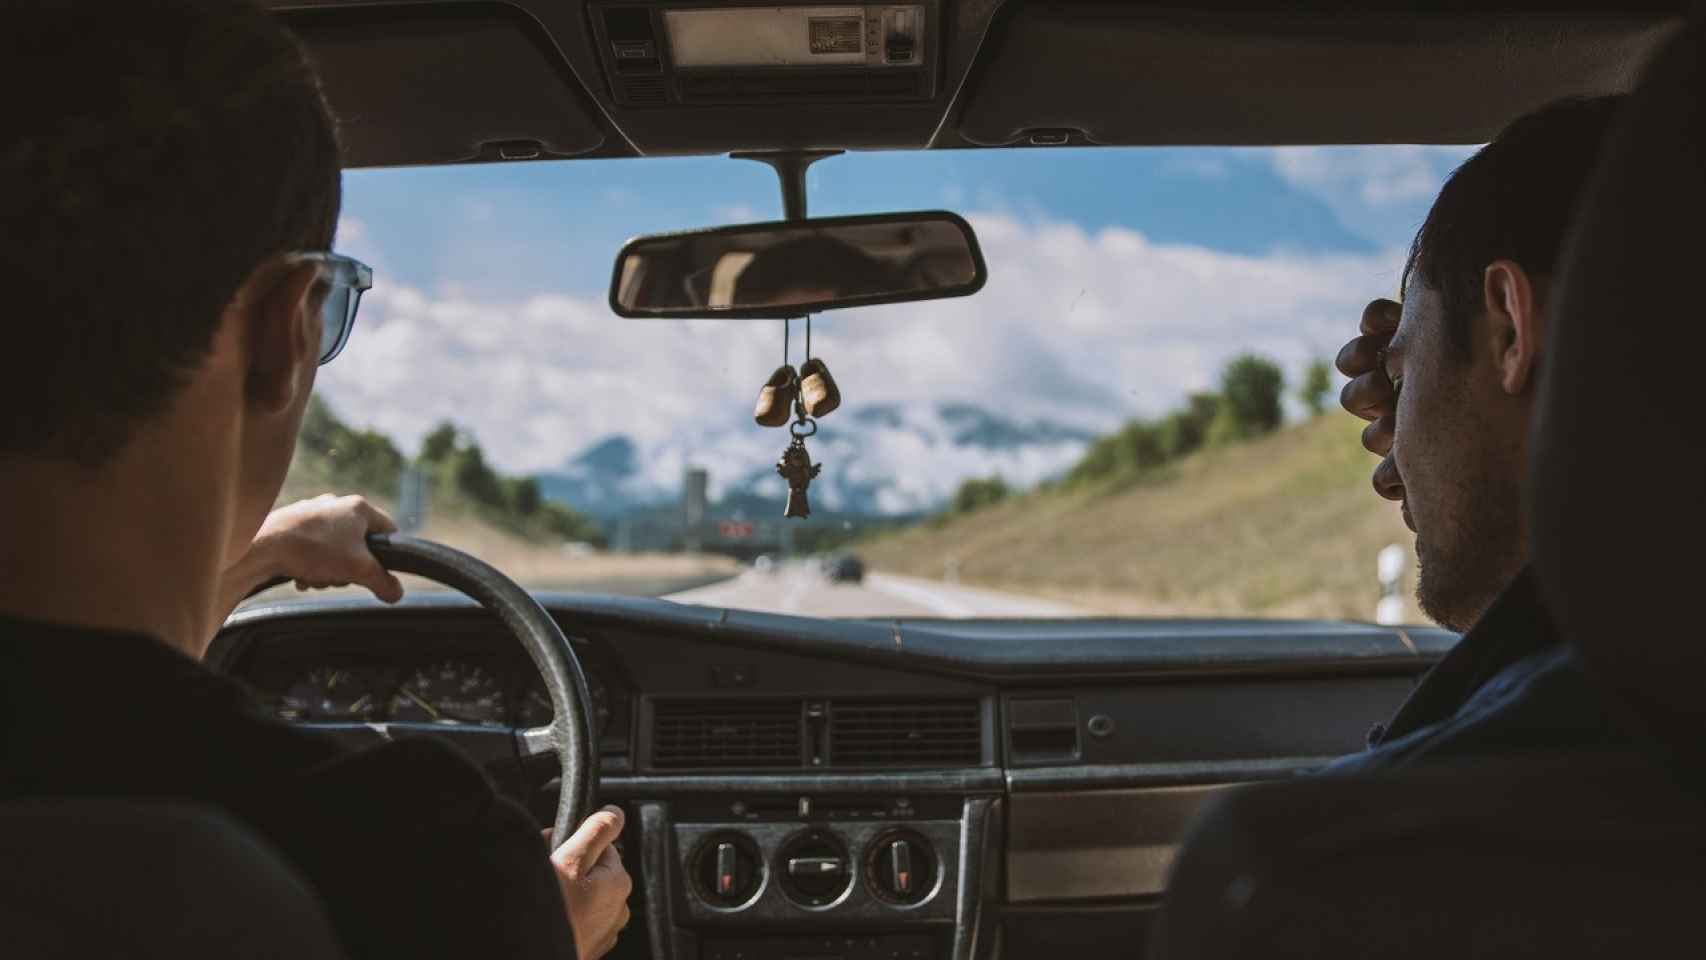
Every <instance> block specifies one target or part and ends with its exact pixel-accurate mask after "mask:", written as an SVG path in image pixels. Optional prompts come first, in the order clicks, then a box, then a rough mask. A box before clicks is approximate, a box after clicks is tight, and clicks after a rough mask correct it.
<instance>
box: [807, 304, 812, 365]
mask: <svg viewBox="0 0 1706 960" xmlns="http://www.w3.org/2000/svg"><path fill="white" fill-rule="evenodd" d="M811 358H812V315H811V314H809V313H808V314H806V361H807V362H808V363H809V362H810V361H811Z"/></svg>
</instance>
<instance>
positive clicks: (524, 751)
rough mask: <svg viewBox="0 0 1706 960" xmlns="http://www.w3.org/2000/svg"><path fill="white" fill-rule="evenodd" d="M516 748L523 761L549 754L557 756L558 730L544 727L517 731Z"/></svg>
mask: <svg viewBox="0 0 1706 960" xmlns="http://www.w3.org/2000/svg"><path fill="white" fill-rule="evenodd" d="M515 748H516V752H517V753H520V754H521V759H523V760H527V759H529V758H532V757H537V756H542V755H544V754H548V753H549V754H556V753H557V752H558V751H557V731H556V728H555V727H552V726H543V727H530V728H528V729H525V730H517V731H515Z"/></svg>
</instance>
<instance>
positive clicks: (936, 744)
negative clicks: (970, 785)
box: [829, 700, 983, 767]
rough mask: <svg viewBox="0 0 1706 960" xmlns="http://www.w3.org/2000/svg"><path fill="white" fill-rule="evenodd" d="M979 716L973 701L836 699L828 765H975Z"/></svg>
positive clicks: (980, 746) (980, 754)
mask: <svg viewBox="0 0 1706 960" xmlns="http://www.w3.org/2000/svg"><path fill="white" fill-rule="evenodd" d="M981 717H982V711H981V709H980V708H979V705H978V702H977V701H976V700H937V701H928V702H910V703H909V702H900V701H863V702H862V701H857V700H854V701H845V702H843V701H837V702H836V703H835V704H834V705H833V708H832V711H831V713H830V719H829V756H830V763H831V764H833V765H834V766H837V767H892V766H909V765H914V764H933V765H941V766H977V765H978V764H980V763H982V762H983V732H982V725H981Z"/></svg>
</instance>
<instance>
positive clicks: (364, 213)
mask: <svg viewBox="0 0 1706 960" xmlns="http://www.w3.org/2000/svg"><path fill="white" fill-rule="evenodd" d="M1414 149H1416V148H1383V147H1376V148H1364V149H1362V150H1360V151H1354V152H1353V151H1346V150H1335V149H1331V148H1329V149H1324V150H1315V151H1314V152H1315V153H1316V154H1318V155H1321V156H1324V157H1335V156H1337V157H1344V158H1354V157H1357V156H1359V154H1360V155H1361V156H1364V157H1372V156H1379V155H1381V154H1387V155H1388V156H1390V155H1391V153H1390V152H1391V151H1393V150H1414ZM1304 152H1308V151H1304ZM1462 154H1463V151H1461V150H1458V149H1454V148H1441V149H1437V150H1436V149H1432V148H1429V149H1427V150H1425V152H1421V153H1419V154H1416V155H1415V161H1416V163H1417V164H1418V165H1420V166H1422V167H1423V168H1424V169H1426V170H1427V171H1428V173H1429V176H1428V177H1427V178H1426V179H1427V181H1428V183H1429V186H1430V189H1428V190H1425V191H1415V190H1412V191H1410V192H1409V193H1406V194H1403V195H1400V196H1398V197H1396V198H1394V199H1393V200H1392V201H1391V202H1388V203H1372V204H1371V203H1361V202H1357V201H1356V199H1355V198H1354V197H1346V198H1345V199H1344V201H1342V202H1340V203H1339V204H1337V206H1338V209H1335V204H1333V203H1329V202H1328V197H1331V196H1332V194H1333V193H1334V192H1337V191H1355V190H1359V189H1361V188H1362V184H1361V183H1360V182H1358V180H1357V179H1356V177H1357V172H1356V171H1355V170H1354V169H1351V170H1345V171H1341V172H1340V173H1338V174H1337V175H1332V176H1323V177H1320V178H1318V179H1317V180H1316V181H1315V182H1314V183H1311V182H1307V181H1305V180H1304V179H1303V178H1301V177H1292V178H1291V179H1289V180H1288V179H1287V177H1286V176H1284V175H1282V173H1281V170H1280V169H1279V168H1278V167H1279V165H1278V164H1277V163H1276V160H1275V158H1276V155H1277V154H1276V152H1275V151H1273V150H1266V149H1249V150H1239V149H1226V148H1209V149H1204V148H1196V149H1151V150H1130V149H1126V150H1098V149H1074V150H1041V149H1031V150H1002V151H994V150H979V151H938V152H933V153H859V154H850V155H847V156H843V157H838V158H832V159H829V160H825V161H822V162H820V163H819V164H817V165H816V166H815V167H814V168H813V169H812V171H811V173H810V182H809V185H808V186H809V194H810V198H811V199H810V203H811V212H812V213H813V214H815V215H822V216H831V215H835V214H848V213H874V212H879V211H884V210H905V209H933V208H944V207H945V208H949V209H955V210H962V211H964V210H974V211H977V212H991V213H1008V214H1013V215H1017V216H1021V217H1025V218H1029V219H1038V218H1046V219H1049V220H1059V221H1065V222H1070V223H1075V224H1078V225H1079V226H1081V227H1084V228H1085V229H1088V230H1098V229H1101V228H1103V227H1107V226H1121V227H1130V228H1134V229H1137V230H1140V231H1141V232H1142V233H1144V235H1145V236H1147V237H1148V238H1149V239H1151V240H1153V241H1155V242H1159V243H1185V244H1196V245H1202V246H1207V247H1210V248H1213V249H1217V250H1224V251H1227V252H1231V253H1264V252H1268V251H1272V250H1276V249H1295V250H1301V251H1309V252H1319V251H1335V250H1336V251H1352V252H1369V251H1372V250H1376V249H1379V248H1381V247H1384V246H1392V245H1396V244H1401V243H1403V242H1406V241H1407V240H1408V236H1409V234H1410V233H1411V232H1413V231H1414V229H1415V227H1416V226H1418V225H1419V224H1420V221H1421V218H1422V216H1423V215H1425V214H1426V212H1427V204H1428V202H1429V201H1430V200H1431V199H1432V195H1433V192H1432V189H1431V187H1432V186H1434V185H1435V184H1434V182H1433V181H1435V180H1438V179H1441V178H1442V177H1443V174H1444V172H1445V171H1446V170H1448V169H1449V167H1450V165H1451V164H1452V163H1453V162H1454V161H1455V160H1457V159H1458V158H1460V157H1461V156H1462ZM1346 166H1349V165H1348V164H1347V165H1346ZM1365 166H1368V167H1372V166H1375V165H1373V164H1366V163H1365ZM1380 173H1381V171H1379V170H1378V169H1374V170H1371V171H1370V173H1369V174H1368V176H1379V175H1380ZM346 179H347V182H346V200H345V214H346V216H349V217H351V218H354V219H356V220H359V221H360V222H362V223H363V224H364V225H366V227H367V228H368V229H369V234H368V237H369V239H370V240H371V241H372V242H373V243H374V244H375V245H376V246H378V247H379V248H381V249H383V250H384V251H385V252H386V254H387V255H388V260H389V262H388V264H387V265H388V266H389V267H390V268H391V270H393V271H394V276H395V277H396V278H397V279H399V280H401V281H403V282H406V283H408V284H410V285H413V286H418V287H423V288H429V289H430V288H434V287H436V286H438V285H440V284H443V283H447V282H448V283H454V284H458V285H460V286H461V287H462V288H463V289H465V290H468V291H470V292H477V293H485V294H496V295H513V294H514V293H515V292H516V291H518V290H532V289H537V288H539V287H540V286H541V285H542V284H544V285H548V287H549V288H550V289H558V290H566V291H572V292H577V293H587V292H597V291H598V290H599V289H601V288H602V287H603V286H604V285H605V284H606V283H608V281H609V274H610V261H611V259H612V258H613V256H614V254H615V251H616V248H617V247H618V246H619V245H620V244H621V242H622V241H623V240H625V239H626V238H627V237H629V236H632V235H634V234H639V233H651V232H657V231H664V230H674V229H681V228H684V227H695V226H710V225H714V224H720V223H726V222H730V221H731V220H735V219H739V218H740V217H751V218H756V219H776V218H779V217H780V216H781V202H780V199H779V194H778V191H777V187H776V179H775V177H774V175H773V174H772V173H771V172H770V170H769V169H768V168H766V167H764V166H761V165H759V164H756V163H752V162H745V161H736V160H731V159H728V158H726V157H675V158H656V159H645V160H601V161H600V160H594V161H569V162H561V163H543V164H540V163H534V164H499V165H481V166H460V167H426V168H413V169H408V168H405V169H387V170H366V171H353V172H351V173H350V174H348V175H347V178H346ZM1393 179H1396V178H1393ZM1324 195H1325V196H1324ZM731 215H736V216H731ZM451 224H454V228H455V229H456V230H457V231H458V232H459V234H460V236H459V237H458V238H457V239H456V241H455V242H452V241H451V240H450V239H449V238H446V237H444V236H443V235H442V232H443V231H444V230H445V229H446V228H447V226H450V225H451Z"/></svg>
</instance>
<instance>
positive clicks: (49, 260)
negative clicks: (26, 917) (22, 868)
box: [0, 0, 630, 958]
mask: <svg viewBox="0 0 1706 960" xmlns="http://www.w3.org/2000/svg"><path fill="white" fill-rule="evenodd" d="M0 70H3V71H5V75H4V76H3V77H0V80H4V81H5V83H6V86H7V88H8V89H12V90H17V91H26V90H27V91H28V92H27V95H20V96H16V97H13V98H11V99H10V100H9V101H8V109H7V111H6V124H5V128H4V129H3V130H0V222H3V223H4V224H5V225H6V229H5V233H4V236H3V237H0V285H3V287H4V289H5V290H6V300H5V306H4V311H5V312H4V314H3V317H4V319H3V320H0V323H3V324H4V325H3V326H0V330H3V331H4V334H5V338H6V339H5V343H6V348H5V351H4V353H0V356H3V357H4V358H5V359H6V360H7V361H8V362H7V364H6V368H5V370H4V371H3V372H0V803H4V802H7V801H12V800H20V799H29V798H51V797H64V796H82V797H91V796H93V797H101V796H105V797H116V798H125V799H131V798H135V799H139V800H140V799H148V798H170V799H175V800H186V799H187V800H192V801H196V802H199V803H202V804H206V805H210V806H213V807H216V808H219V809H222V810H223V811H225V812H226V813H228V814H230V815H231V816H233V817H235V818H237V819H238V820H239V821H241V822H243V823H244V824H246V825H247V826H249V827H250V828H252V829H253V830H254V831H255V832H256V833H258V834H259V835H260V836H262V837H263V838H265V839H266V840H267V841H269V842H270V843H271V844H272V845H273V846H274V847H275V848H276V849H277V850H278V851H280V852H281V853H282V854H283V855H284V857H285V859H286V860H287V861H289V863H290V864H291V865H293V866H294V867H296V868H297V869H298V870H300V872H301V874H302V875H303V876H304V877H305V878H306V879H307V880H308V881H309V883H310V884H311V886H312V887H313V888H314V890H315V891H316V892H317V893H318V894H319V896H320V899H321V901H322V902H323V903H324V904H325V906H326V908H327V911H328V913H329V916H330V919H331V921H332V924H333V926H334V928H335V930H336V932H337V934H338V937H339V939H340V940H341V941H342V945H343V947H344V948H345V950H346V951H347V952H348V953H349V954H350V955H351V956H387V957H390V956H397V957H414V958H420V957H434V956H491V957H514V956H527V957H573V956H575V955H576V954H577V953H578V955H579V957H581V958H592V957H597V956H599V955H602V954H603V953H605V952H607V951H608V950H609V949H610V948H611V946H613V944H614V942H615V938H616V936H617V934H618V932H619V931H620V930H621V928H622V926H623V925H624V924H625V923H626V922H627V919H628V911H627V907H626V899H627V895H628V892H629V888H630V882H629V879H628V876H627V874H626V873H625V872H624V871H623V868H622V864H621V861H620V859H619V858H618V856H617V853H616V851H615V848H614V847H613V846H612V844H613V842H614V841H615V839H616V837H617V835H618V834H619V833H620V832H621V829H622V815H621V812H620V811H619V810H616V809H614V808H610V809H606V810H604V811H600V812H599V813H597V814H595V815H594V816H593V817H592V818H590V819H589V820H588V821H587V823H586V824H584V825H583V826H582V827H581V829H580V830H579V831H577V833H576V834H575V835H574V836H573V837H572V838H570V840H569V841H568V843H567V844H565V845H564V846H563V847H562V848H561V849H559V850H558V852H557V853H556V854H554V855H550V856H548V855H547V853H546V846H545V844H544V843H542V842H541V839H540V836H539V832H538V827H537V825H536V824H535V823H534V821H533V820H532V818H531V817H530V816H529V815H528V814H527V812H526V811H525V810H524V809H522V808H521V807H520V806H518V805H516V804H514V803H512V802H511V801H509V800H507V799H505V798H503V797H501V796H500V795H499V794H498V793H497V792H496V791H495V790H494V788H493V787H492V785H491V783H490V782H489V781H488V780H487V779H486V777H485V776H484V774H483V773H482V771H481V770H480V768H479V767H477V766H476V765H475V764H474V763H473V762H472V761H470V760H468V759H467V758H466V757H465V756H464V755H462V754H461V753H459V752H457V751H456V750H454V749H453V748H451V747H449V746H446V745H443V744H440V743H437V742H434V741H430V740H424V739H415V740H410V741H404V742H397V743H392V744H387V745H386V746H384V747H381V748H378V749H375V750H370V751H365V752H362V753H347V752H344V751H342V750H341V749H339V748H338V747H336V746H334V745H332V744H331V743H328V742H325V741H323V740H321V739H319V738H316V737H313V736H311V735H309V734H307V733H304V732H302V731H299V730H296V729H293V728H291V727H289V726H287V725H285V724H282V723H280V722H278V721H276V720H274V719H273V718H272V717H270V716H269V715H268V714H267V713H266V712H265V711H263V710H262V709H261V708H260V707H259V706H258V705H256V704H255V703H254V702H253V701H252V700H251V699H250V698H249V697H248V695H247V693H246V692H245V691H244V690H242V689H241V688H239V687H238V686H237V685H235V684H233V683H231V682H230V681H228V680H226V679H225V678H223V677H220V676H218V675H216V674H214V673H213V672H211V671H209V670H207V669H206V668H205V667H203V666H202V665H201V664H200V663H199V662H198V661H199V660H200V658H201V656H202V654H203V653H204V652H205V650H206V648H207V645H208V643H209V641H210V639H211V637H212V636H213V634H214V632H215V631H216V630H217V629H218V626H219V623H220V622H221V620H222V619H223V618H224V615H225V614H226V612H227V611H228V610H229V609H230V607H231V605H232V603H234V601H235V599H236V598H237V597H240V596H241V594H242V593H243V592H245V591H246V590H247V588H248V587H249V586H251V585H252V584H254V583H257V582H259V581H260V580H262V579H265V578H266V577H268V576H271V575H275V574H279V573H283V574H287V575H294V576H297V577H298V578H301V579H303V580H305V581H307V582H309V583H322V582H332V581H341V580H345V579H347V580H351V581H355V582H363V583H365V584H367V585H368V586H369V587H371V588H373V589H374V590H375V592H378V593H380V594H381V595H382V596H390V597H393V598H394V596H395V595H397V594H398V593H400V587H397V586H396V584H395V581H393V580H390V579H389V575H388V574H384V573H383V571H381V570H379V569H378V566H377V564H375V563H373V562H372V557H371V556H369V555H367V553H366V550H365V547H364V546H363V545H362V538H363V537H364V535H365V534H366V533H367V532H368V531H369V530H371V529H385V528H387V527H388V524H389V521H388V520H387V519H386V518H384V516H383V514H380V513H378V511H375V510H373V509H372V508H371V507H367V506H366V505H365V504H361V503H360V502H359V501H354V500H343V501H337V500H322V501H310V502H309V503H307V504H302V505H298V506H296V507H292V508H287V509H286V510H284V511H280V512H278V513H274V514H272V515H271V516H270V517H269V515H268V511H269V509H270V508H271V506H272V504H273V502H274V500H275V498H276V497H277V495H278V492H279V488H280V486H281V484H282V483H283V480H284V475H285V472H286V470H287V468H288V466H289V464H290V460H291V456H292V454H293V451H294V449H295V443H296V432H297V429H298V427H299V425H300V423H301V420H302V416H303V412H304V409H305V407H306V405H307V403H308V398H309V394H310V392H311V391H312V389H313V385H314V376H315V369H316V367H317V366H318V364H320V363H323V362H325V361H327V360H330V359H331V358H332V357H334V356H335V355H336V354H337V353H338V351H339V350H341V349H342V348H343V347H344V345H345V344H346V342H347V341H348V339H349V335H350V330H351V326H352V324H353V321H354V319H355V312H356V307H357V304H358V302H359V297H360V293H361V291H362V290H365V289H367V287H368V286H369V285H370V284H371V282H372V277H371V273H370V271H368V269H367V268H366V267H364V266H362V265H361V264H358V263H356V262H355V261H353V260H349V259H348V258H345V257H341V256H339V255H336V254H333V253H329V252H327V251H328V249H329V248H330V246H331V242H332V239H333V232H334V229H335V227H336V224H337V218H338V208H339V201H340V185H339V163H338V153H337V142H336V139H335V136H334V133H333V128H332V124H331V121H330V118H329V116H328V114H327V111H326V107H325V104H324V103H323V101H322V100H321V97H320V93H319V89H318V86H317V83H316V81H315V78H314V76H313V73H312V71H311V69H310V67H309V66H308V64H307V62H306V60H305V58H304V57H303V54H302V52H301V50H300V49H299V48H298V47H297V45H296V43H295V42H294V40H293V39H292V38H291V37H290V36H289V35H288V34H287V33H286V32H285V31H284V30H283V29H282V28H281V27H280V26H279V24H278V23H277V22H276V21H274V20H273V19H272V18H271V17H270V16H269V15H267V14H265V13H263V12H260V11H259V10H257V9H255V8H253V7H251V6H250V5H248V4H247V3H238V2H232V0H155V2H151V3H146V4H139V3H126V4H95V3H90V2H87V0H82V2H79V0H19V2H16V3H12V4H8V5H7V8H6V28H5V30H4V31H0ZM87 866H88V869H89V871H90V872H91V874H92V875H99V874H100V872H101V871H102V869H103V864H101V863H98V862H97V863H90V864H88V865H87ZM172 880H173V871H172V866H171V864H162V865H160V882H161V883H163V884H169V883H171V882H172ZM175 919H176V918H170V917H166V918H161V924H162V929H163V930H170V929H171V924H172V923H173V922H175Z"/></svg>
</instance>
